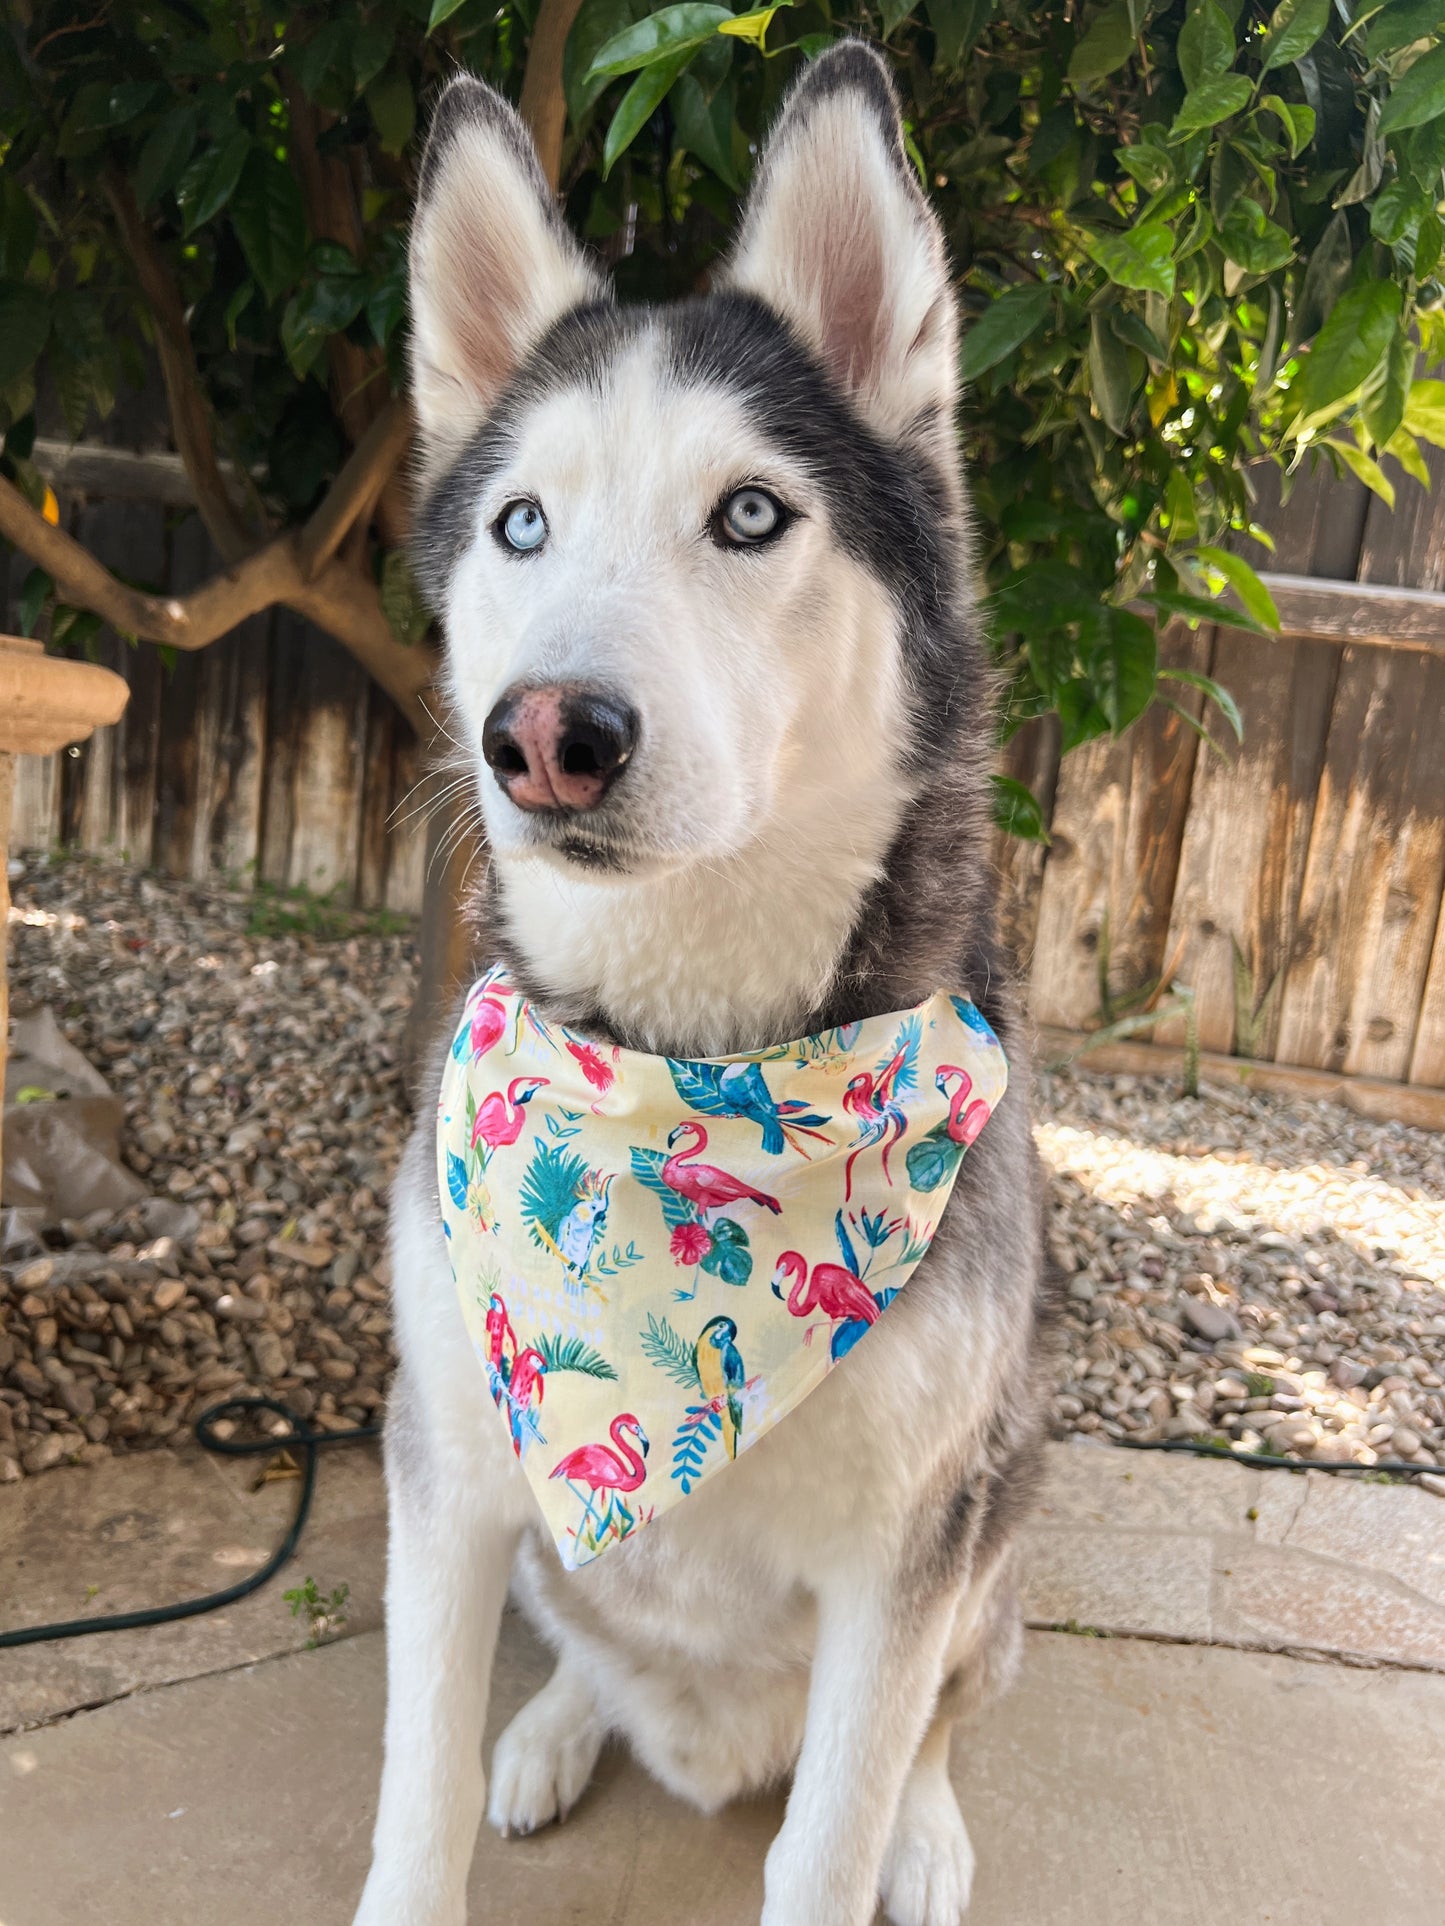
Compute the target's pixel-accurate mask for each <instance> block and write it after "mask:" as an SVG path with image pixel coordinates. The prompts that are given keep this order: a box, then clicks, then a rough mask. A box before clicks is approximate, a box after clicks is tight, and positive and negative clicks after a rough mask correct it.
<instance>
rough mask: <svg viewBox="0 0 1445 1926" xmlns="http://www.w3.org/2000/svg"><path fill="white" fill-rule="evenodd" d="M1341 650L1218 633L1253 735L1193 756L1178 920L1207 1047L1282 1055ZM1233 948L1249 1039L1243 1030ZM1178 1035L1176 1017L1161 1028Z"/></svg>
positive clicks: (1221, 660) (1186, 973)
mask: <svg viewBox="0 0 1445 1926" xmlns="http://www.w3.org/2000/svg"><path fill="white" fill-rule="evenodd" d="M1338 657H1339V650H1338V649H1336V648H1334V647H1332V646H1331V645H1330V644H1329V643H1325V642H1291V641H1280V642H1268V643H1263V644H1262V643H1261V640H1260V638H1259V637H1258V636H1257V635H1246V634H1242V633H1241V632H1240V631H1239V630H1237V629H1225V628H1221V629H1219V630H1218V631H1217V632H1216V635H1215V644H1214V667H1213V671H1212V673H1213V674H1214V676H1215V677H1216V678H1217V679H1218V680H1219V681H1220V682H1221V683H1223V685H1224V687H1225V688H1226V689H1228V690H1229V691H1230V693H1231V694H1232V695H1233V696H1234V698H1235V700H1236V702H1237V703H1238V704H1239V709H1240V714H1241V717H1242V719H1243V722H1244V741H1243V743H1242V744H1241V745H1240V746H1239V747H1238V748H1235V747H1233V746H1232V745H1231V747H1230V748H1229V749H1228V750H1227V751H1226V752H1225V754H1223V755H1216V754H1213V753H1208V752H1205V753H1201V754H1200V756H1199V757H1198V760H1197V762H1196V764H1195V770H1194V787H1193V790H1192V791H1191V794H1190V801H1189V815H1188V819H1187V821H1186V823H1185V825H1184V835H1183V844H1182V848H1181V850H1180V857H1179V875H1178V880H1177V882H1176V884H1175V889H1174V903H1173V909H1172V914H1171V918H1170V925H1169V950H1170V953H1171V955H1173V956H1174V957H1175V958H1177V962H1176V965H1175V971H1174V973H1175V975H1176V977H1177V978H1178V979H1179V981H1180V982H1181V983H1186V984H1188V985H1189V986H1190V988H1191V989H1192V990H1193V991H1194V996H1195V1010H1196V1015H1197V1021H1198V1024H1199V1039H1200V1042H1201V1044H1202V1045H1203V1047H1204V1048H1205V1049H1206V1050H1221V1051H1230V1050H1234V1049H1236V1048H1240V1047H1242V1045H1244V1044H1248V1045H1249V1046H1250V1047H1249V1051H1248V1054H1251V1055H1259V1056H1265V1057H1268V1056H1272V1055H1273V1054H1274V1043H1275V1037H1276V1035H1277V1032H1278V1029H1279V992H1280V990H1281V988H1282V987H1283V973H1284V969H1285V966H1286V964H1287V962H1288V960H1289V955H1290V949H1291V945H1292V943H1293V941H1294V931H1295V920H1296V915H1297V912H1298V907H1299V897H1300V889H1301V887H1302V885H1303V881H1304V867H1305V856H1306V852H1307V850H1308V848H1309V835H1310V825H1311V823H1312V821H1313V817H1314V804H1315V794H1316V791H1317V790H1318V787H1319V776H1320V769H1321V766H1322V764H1323V761H1324V745H1325V735H1326V731H1327V729H1328V726H1329V714H1330V703H1331V699H1332V697H1333V694H1334V678H1335V669H1336V665H1337V661H1338ZM1216 730H1218V725H1217V724H1216ZM1221 733H1222V731H1221ZM1236 945H1237V946H1238V950H1239V955H1240V957H1241V959H1242V962H1243V970H1244V974H1245V975H1246V976H1247V978H1248V988H1247V989H1246V990H1245V991H1244V997H1243V999H1242V1000H1243V1001H1245V1002H1247V1005H1248V1008H1247V1010H1246V1011H1245V1013H1244V1014H1245V1028H1246V1031H1248V1029H1249V1028H1250V1027H1251V1022H1250V1020H1251V1019H1254V1020H1256V1022H1255V1026H1254V1027H1255V1034H1254V1035H1253V1036H1252V1037H1251V1036H1250V1035H1248V1034H1246V1035H1245V1036H1244V1037H1243V1038H1241V1037H1240V1036H1239V1035H1238V1034H1237V1028H1236V1004H1237V1002H1239V1001H1241V998H1240V997H1238V996H1237V993H1236V972H1235V946H1236ZM1180 1034H1181V1029H1180V1026H1179V1025H1177V1024H1176V1025H1173V1026H1161V1029H1160V1031H1159V1036H1160V1038H1161V1039H1164V1038H1168V1039H1169V1040H1171V1041H1177V1040H1178V1038H1179V1036H1180Z"/></svg>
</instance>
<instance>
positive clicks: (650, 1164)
mask: <svg viewBox="0 0 1445 1926" xmlns="http://www.w3.org/2000/svg"><path fill="white" fill-rule="evenodd" d="M631 1155H632V1174H633V1176H634V1177H635V1178H636V1179H637V1181H638V1183H639V1184H645V1185H646V1187H647V1188H648V1190H650V1191H651V1192H652V1194H653V1196H654V1197H656V1199H657V1201H658V1202H659V1203H660V1204H661V1205H662V1221H663V1223H664V1224H666V1226H667V1228H668V1229H669V1230H670V1231H671V1230H676V1229H677V1228H678V1226H679V1225H680V1224H694V1223H696V1222H697V1213H696V1211H695V1210H694V1209H693V1207H692V1205H691V1204H690V1203H689V1202H688V1200H687V1198H686V1197H680V1196H679V1195H678V1193H677V1192H676V1191H675V1190H673V1189H671V1188H670V1186H669V1185H667V1184H665V1183H664V1182H663V1180H662V1166H663V1165H664V1164H665V1163H666V1162H667V1159H666V1157H664V1156H663V1154H662V1152H661V1151H660V1150H639V1149H638V1147H637V1145H636V1144H634V1145H633V1146H632V1152H631Z"/></svg>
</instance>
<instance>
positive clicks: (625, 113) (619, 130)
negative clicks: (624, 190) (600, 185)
mask: <svg viewBox="0 0 1445 1926" xmlns="http://www.w3.org/2000/svg"><path fill="white" fill-rule="evenodd" d="M695 52H696V48H689V49H687V50H686V51H684V52H682V53H676V54H673V55H672V56H671V57H670V58H669V59H666V60H659V61H655V62H653V63H652V64H651V65H650V66H647V67H644V68H643V70H642V72H641V73H640V74H639V75H638V76H637V78H636V80H634V81H633V83H632V85H631V86H630V87H629V88H628V90H627V92H626V93H625V94H624V95H623V96H622V99H621V101H620V102H619V103H618V107H617V112H616V113H615V114H614V115H613V116H612V124H611V125H610V126H609V127H608V129H607V138H606V140H605V141H604V142H603V144H602V178H603V180H606V178H607V176H608V175H609V174H610V173H611V172H612V170H613V168H614V167H615V166H616V165H617V163H618V161H619V160H620V159H621V157H622V155H623V154H624V153H626V151H627V149H628V148H629V147H630V146H631V145H632V143H633V141H635V140H636V138H637V136H638V135H639V134H640V133H641V132H642V130H643V128H644V127H645V126H646V125H647V123H648V121H650V120H651V119H652V116H653V115H654V114H655V113H656V112H657V109H658V108H659V106H661V104H662V102H663V100H664V99H665V98H666V96H667V92H668V89H669V88H670V87H671V86H672V83H673V82H674V81H675V80H676V79H677V77H678V75H679V74H680V73H681V72H682V70H683V68H684V67H686V66H687V64H688V63H689V61H690V60H691V59H692V57H693V54H694V53H695Z"/></svg>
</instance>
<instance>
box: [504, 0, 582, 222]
mask: <svg viewBox="0 0 1445 1926" xmlns="http://www.w3.org/2000/svg"><path fill="white" fill-rule="evenodd" d="M581 5H582V0H542V5H541V8H540V10H539V12H538V14H537V24H536V26H535V27H533V29H532V44H531V46H530V47H528V49H527V67H526V71H525V73H524V74H523V76H522V95H521V98H520V100H519V101H518V102H517V111H518V112H519V113H520V114H521V116H522V118H523V120H524V121H526V123H527V125H528V127H530V128H531V130H532V139H533V141H534V142H535V143H536V147H537V157H538V159H539V160H540V161H541V163H542V172H543V173H544V174H545V175H546V176H547V180H548V183H549V185H550V186H551V188H552V191H553V193H554V194H555V193H556V191H557V182H558V179H559V178H560V176H561V172H562V135H563V133H564V131H565V130H566V126H567V96H566V94H565V92H564V91H563V88H562V56H563V54H564V53H565V52H566V51H567V36H568V34H569V33H571V31H572V22H573V21H574V20H575V19H576V18H577V15H578V12H579V10H580V9H581Z"/></svg>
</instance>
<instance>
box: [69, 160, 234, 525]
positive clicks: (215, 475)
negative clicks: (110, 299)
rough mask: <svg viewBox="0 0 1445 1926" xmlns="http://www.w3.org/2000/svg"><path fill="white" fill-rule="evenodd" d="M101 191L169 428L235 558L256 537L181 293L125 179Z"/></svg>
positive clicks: (199, 501)
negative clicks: (150, 338) (228, 461)
mask: <svg viewBox="0 0 1445 1926" xmlns="http://www.w3.org/2000/svg"><path fill="white" fill-rule="evenodd" d="M105 192H106V198H107V199H108V200H109V202H110V204H111V207H112V208H113V209H114V211H115V218H116V222H117V224H118V225H119V228H120V232H121V238H122V240H123V241H124V243H125V249H126V252H127V254H129V256H130V259H131V264H132V266H133V267H134V269H135V275H136V280H137V281H138V282H139V283H140V290H141V293H142V295H143V296H144V297H145V302H146V305H147V307H148V308H149V309H150V311H151V315H152V318H153V319H154V321H155V328H156V354H157V357H158V359H159V361H160V364H161V374H162V377H163V378H164V380H165V384H166V400H167V402H168V404H169V407H170V417H171V432H172V433H173V434H174V436H175V440H176V450H177V452H178V453H179V455H180V457H181V460H182V461H183V462H184V463H185V466H186V473H187V474H188V475H189V476H190V478H191V486H192V488H194V490H195V491H196V506H197V508H198V509H199V510H200V513H201V520H202V521H203V522H204V523H205V524H206V528H207V531H208V532H209V534H210V537H211V540H212V541H213V542H214V543H215V544H216V547H217V548H218V549H219V550H220V551H221V555H222V557H223V558H224V559H225V560H226V561H228V562H235V561H239V560H240V558H241V557H242V556H243V555H245V554H246V553H247V551H248V550H249V549H251V548H253V547H254V546H255V537H254V535H253V534H252V533H251V531H250V530H249V529H248V528H247V526H246V523H245V521H244V520H243V518H242V517H241V515H240V513H239V512H238V510H237V508H236V505H235V503H234V502H233V501H232V500H231V495H230V491H229V490H228V489H227V487H226V483H225V478H224V477H223V475H222V473H221V466H220V462H219V461H218V460H217V457H216V438H215V433H214V431H213V428H212V423H211V407H210V403H209V402H208V401H207V399H206V395H205V390H204V389H203V388H202V386H201V377H200V373H199V371H198V370H197V367H196V356H195V350H194V348H193V347H192V345H191V336H190V330H189V329H188V328H187V326H186V316H185V310H184V308H183V307H182V306H181V297H180V293H179V291H178V290H177V288H176V284H175V282H174V281H173V280H172V279H171V274H170V270H169V268H168V267H167V265H166V261H165V256H164V255H163V254H162V253H161V251H160V248H159V247H158V246H157V245H156V238H155V235H154V234H153V233H152V232H151V228H150V223H149V222H148V221H147V220H146V219H145V217H144V215H143V214H142V213H141V211H140V208H139V207H138V206H137V205H136V199H135V196H134V194H133V193H132V192H131V189H130V183H129V181H127V180H126V178H125V176H124V175H123V174H120V173H118V172H117V171H115V170H114V169H108V170H107V172H106V176H105Z"/></svg>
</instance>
